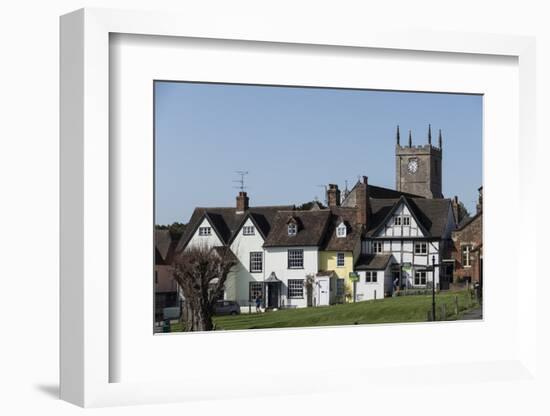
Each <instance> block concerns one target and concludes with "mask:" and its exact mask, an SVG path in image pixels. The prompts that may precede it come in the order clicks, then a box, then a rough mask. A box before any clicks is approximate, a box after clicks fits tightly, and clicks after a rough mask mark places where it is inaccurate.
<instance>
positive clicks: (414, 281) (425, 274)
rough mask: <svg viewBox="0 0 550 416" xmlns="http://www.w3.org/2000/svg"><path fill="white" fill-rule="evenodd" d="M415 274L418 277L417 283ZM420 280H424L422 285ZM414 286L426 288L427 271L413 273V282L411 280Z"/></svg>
mask: <svg viewBox="0 0 550 416" xmlns="http://www.w3.org/2000/svg"><path fill="white" fill-rule="evenodd" d="M422 273H423V274H424V277H422ZM417 274H419V275H420V276H419V277H418V282H419V283H417ZM422 279H424V283H422ZM413 283H414V286H426V285H427V284H428V272H427V270H415V271H414V280H413Z"/></svg>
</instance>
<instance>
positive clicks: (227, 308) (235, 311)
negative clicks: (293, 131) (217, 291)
mask: <svg viewBox="0 0 550 416" xmlns="http://www.w3.org/2000/svg"><path fill="white" fill-rule="evenodd" d="M240 313H241V307H240V306H239V304H238V303H237V302H235V301H232V300H219V301H217V302H216V304H215V305H214V315H239V314H240Z"/></svg>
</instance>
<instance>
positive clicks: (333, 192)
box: [327, 183, 340, 207]
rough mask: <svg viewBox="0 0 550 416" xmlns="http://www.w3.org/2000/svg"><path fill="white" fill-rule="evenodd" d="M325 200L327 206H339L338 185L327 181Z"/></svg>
mask: <svg viewBox="0 0 550 416" xmlns="http://www.w3.org/2000/svg"><path fill="white" fill-rule="evenodd" d="M327 201H328V206H329V207H339V206H340V190H339V189H338V185H336V184H333V183H329V185H328V189H327Z"/></svg>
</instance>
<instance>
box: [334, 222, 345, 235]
mask: <svg viewBox="0 0 550 416" xmlns="http://www.w3.org/2000/svg"><path fill="white" fill-rule="evenodd" d="M346 236H347V227H346V225H345V224H344V223H340V225H338V227H336V238H344V237H346Z"/></svg>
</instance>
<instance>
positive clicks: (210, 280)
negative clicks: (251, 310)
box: [173, 246, 236, 331]
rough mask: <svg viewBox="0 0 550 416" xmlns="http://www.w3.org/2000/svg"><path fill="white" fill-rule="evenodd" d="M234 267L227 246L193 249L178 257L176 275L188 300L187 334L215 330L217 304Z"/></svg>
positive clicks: (186, 305) (175, 268) (184, 317)
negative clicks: (215, 307)
mask: <svg viewBox="0 0 550 416" xmlns="http://www.w3.org/2000/svg"><path fill="white" fill-rule="evenodd" d="M235 264H236V263H235V261H234V256H233V254H232V253H231V251H230V250H229V248H227V247H215V248H211V247H208V246H193V247H190V248H188V249H187V250H184V251H182V252H180V253H178V254H176V256H175V258H174V263H173V270H174V271H173V275H174V279H175V281H176V282H177V284H178V286H179V287H180V288H181V291H182V292H183V296H184V297H185V301H184V313H183V319H184V324H185V331H210V330H212V329H213V323H212V315H213V311H214V305H215V303H216V301H217V300H218V299H219V297H220V295H221V294H223V289H224V285H225V281H226V280H227V276H228V274H229V272H230V271H231V268H232V267H233V266H234V265H235Z"/></svg>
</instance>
